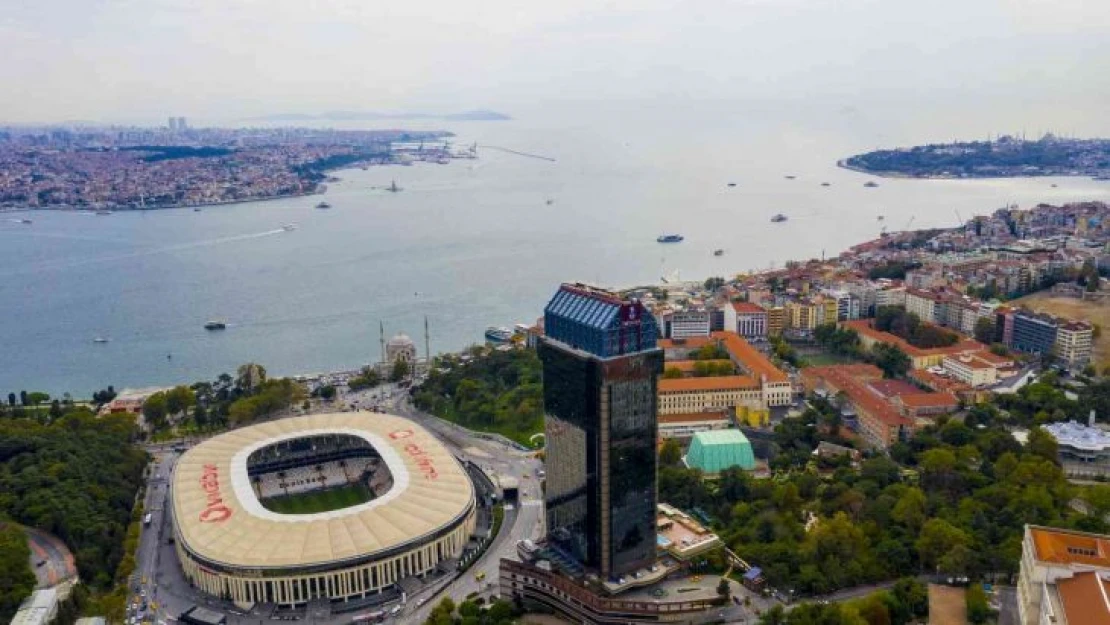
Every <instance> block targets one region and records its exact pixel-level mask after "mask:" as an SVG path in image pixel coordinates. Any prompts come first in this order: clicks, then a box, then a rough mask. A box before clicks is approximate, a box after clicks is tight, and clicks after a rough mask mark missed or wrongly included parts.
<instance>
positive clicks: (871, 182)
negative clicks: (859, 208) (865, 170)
mask: <svg viewBox="0 0 1110 625" xmlns="http://www.w3.org/2000/svg"><path fill="white" fill-rule="evenodd" d="M863 186H865V187H867V188H868V189H874V188H875V187H877V186H879V183H877V182H875V181H874V180H868V181H867V182H865V183H863Z"/></svg>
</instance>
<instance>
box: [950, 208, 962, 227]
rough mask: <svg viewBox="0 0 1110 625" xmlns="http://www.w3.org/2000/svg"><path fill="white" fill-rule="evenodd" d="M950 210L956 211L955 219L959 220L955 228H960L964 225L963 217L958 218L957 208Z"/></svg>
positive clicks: (958, 210) (958, 211)
mask: <svg viewBox="0 0 1110 625" xmlns="http://www.w3.org/2000/svg"><path fill="white" fill-rule="evenodd" d="M952 210H954V211H956V219H959V220H960V221H959V222H957V224H956V225H957V226H962V225H964V218H963V217H960V209H958V208H953V209H952Z"/></svg>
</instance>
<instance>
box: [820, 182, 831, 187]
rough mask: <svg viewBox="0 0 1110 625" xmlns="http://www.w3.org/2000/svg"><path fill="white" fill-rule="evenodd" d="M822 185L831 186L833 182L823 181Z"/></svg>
mask: <svg viewBox="0 0 1110 625" xmlns="http://www.w3.org/2000/svg"><path fill="white" fill-rule="evenodd" d="M821 186H822V187H831V186H832V183H831V182H822V183H821Z"/></svg>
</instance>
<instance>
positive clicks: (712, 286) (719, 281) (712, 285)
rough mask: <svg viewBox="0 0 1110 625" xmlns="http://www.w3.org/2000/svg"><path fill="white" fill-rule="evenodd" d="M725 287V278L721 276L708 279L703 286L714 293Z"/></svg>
mask: <svg viewBox="0 0 1110 625" xmlns="http://www.w3.org/2000/svg"><path fill="white" fill-rule="evenodd" d="M724 285H725V279H724V278H721V277H719V276H714V277H712V278H706V280H705V284H704V285H703V286H705V290H706V291H710V292H714V291H716V290H717V289H719V288H721V287H722V286H724Z"/></svg>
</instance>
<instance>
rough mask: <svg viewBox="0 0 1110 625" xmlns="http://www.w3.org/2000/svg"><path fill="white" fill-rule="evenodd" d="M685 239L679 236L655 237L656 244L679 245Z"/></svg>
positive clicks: (662, 235) (664, 235)
mask: <svg viewBox="0 0 1110 625" xmlns="http://www.w3.org/2000/svg"><path fill="white" fill-rule="evenodd" d="M685 238H686V237H684V236H682V235H681V234H661V235H659V236H658V237H656V239H655V242H656V243H681V242H682V240H683V239H685Z"/></svg>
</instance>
